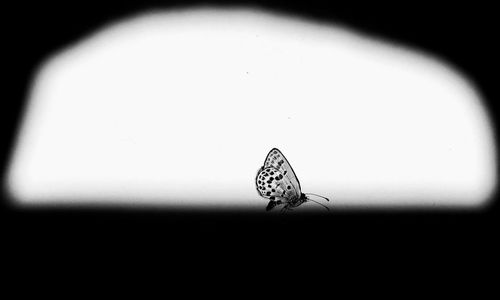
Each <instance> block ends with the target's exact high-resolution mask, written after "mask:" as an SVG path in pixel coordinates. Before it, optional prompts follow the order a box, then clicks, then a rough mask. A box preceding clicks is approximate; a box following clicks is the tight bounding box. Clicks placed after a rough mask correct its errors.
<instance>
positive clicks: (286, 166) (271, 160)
mask: <svg viewBox="0 0 500 300" xmlns="http://www.w3.org/2000/svg"><path fill="white" fill-rule="evenodd" d="M268 167H273V168H275V169H277V170H278V171H279V172H280V173H281V174H283V176H284V177H286V178H287V179H288V181H289V182H290V183H291V185H292V189H294V191H295V194H296V195H298V197H300V196H301V194H302V191H301V188H300V182H299V180H298V179H297V176H296V175H295V172H294V171H293V169H292V166H291V165H290V163H289V162H288V160H287V159H286V158H285V156H284V155H283V153H281V151H280V150H278V149H277V148H273V149H272V150H271V151H269V153H268V154H267V157H266V160H265V161H264V168H268Z"/></svg>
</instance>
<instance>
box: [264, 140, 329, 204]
mask: <svg viewBox="0 0 500 300" xmlns="http://www.w3.org/2000/svg"><path fill="white" fill-rule="evenodd" d="M255 184H256V186H257V191H258V192H259V195H260V196H262V197H264V198H266V199H269V203H268V204H267V207H266V211H269V210H271V209H273V208H274V207H276V206H278V205H283V207H282V209H281V211H282V212H286V211H288V210H292V209H293V208H295V207H298V206H300V205H301V204H303V203H305V202H308V201H311V202H315V203H317V204H319V205H321V206H323V207H324V208H326V209H327V210H330V209H329V208H328V207H327V206H326V205H323V204H321V203H319V202H318V201H315V200H313V199H311V198H309V197H308V195H314V196H317V197H320V198H322V199H325V200H326V201H330V200H329V199H328V198H326V197H323V196H320V195H316V194H312V193H305V194H304V193H302V190H301V189H300V183H299V180H298V179H297V176H296V175H295V172H294V171H293V169H292V166H291V165H290V163H289V162H288V160H287V159H286V158H285V156H284V155H283V153H281V151H280V150H278V149H276V148H273V149H272V150H271V151H269V153H268V154H267V157H266V160H265V161H264V165H263V166H262V167H261V168H260V169H259V171H258V172H257V177H255Z"/></svg>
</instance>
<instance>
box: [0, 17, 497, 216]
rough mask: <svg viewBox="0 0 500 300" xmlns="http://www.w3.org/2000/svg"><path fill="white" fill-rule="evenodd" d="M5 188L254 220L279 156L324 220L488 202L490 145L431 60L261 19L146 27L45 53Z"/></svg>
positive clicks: (42, 198) (483, 121)
mask: <svg viewBox="0 0 500 300" xmlns="http://www.w3.org/2000/svg"><path fill="white" fill-rule="evenodd" d="M28 103H29V106H28V110H27V111H26V112H25V118H24V122H23V124H22V130H21V132H20V136H19V139H18V143H17V146H16V148H15V151H14V156H13V161H12V164H11V167H10V169H9V174H8V175H9V176H8V181H7V182H6V187H7V189H8V190H9V191H10V193H11V194H12V195H13V197H14V198H15V199H16V200H17V201H18V202H19V203H23V204H40V203H42V204H43V203H59V204H68V203H70V204H71V203H82V202H83V203H92V204H107V203H114V204H116V205H119V204H137V205H146V204H154V205H166V206H172V205H173V206H176V205H181V206H188V207H189V206H190V205H193V206H200V205H209V206H210V205H215V206H222V207H242V206H243V207H261V206H265V205H266V204H267V201H266V200H264V199H262V198H260V197H259V196H258V194H257V192H256V189H255V183H254V179H255V175H256V172H257V170H258V169H259V168H260V166H261V165H262V163H263V161H264V158H265V156H266V155H267V152H268V151H269V150H270V149H271V148H273V147H277V148H279V149H280V150H281V151H282V152H283V154H284V155H285V156H286V157H287V158H288V160H289V161H290V163H291V165H292V166H293V168H294V170H295V171H296V172H297V176H298V178H299V180H300V181H301V185H302V189H303V192H312V193H318V194H322V195H324V196H327V197H329V198H331V199H332V200H333V203H334V207H337V208H339V209H340V208H346V207H367V206H368V207H399V206H403V207H414V206H424V207H425V206H430V207H448V206H478V205H480V204H483V203H484V201H485V200H486V199H487V198H488V196H489V195H490V193H491V192H492V191H493V189H494V188H495V182H496V174H495V168H496V167H495V164H496V160H495V157H494V151H495V150H494V147H493V142H492V132H491V128H490V124H489V120H488V118H487V116H486V114H485V111H484V110H485V109H484V108H483V107H482V106H481V104H480V100H479V99H478V96H477V95H476V93H475V91H474V89H473V88H472V87H471V85H470V84H469V83H468V82H467V81H466V80H465V79H464V78H463V77H462V76H461V75H460V74H457V73H456V71H454V70H453V69H452V68H450V67H449V66H447V65H445V64H444V63H441V62H439V61H438V60H437V59H435V58H432V57H429V56H427V55H425V54H422V53H418V52H415V51H411V50H410V49H405V48H403V47H401V46H399V45H393V44H388V43H386V42H385V41H380V40H373V39H370V38H369V37H366V36H361V35H359V34H358V33H355V32H352V31H350V30H348V29H345V28H337V27H333V26H332V25H329V26H327V25H318V24H313V23H307V22H305V21H299V20H295V19H292V18H290V17H287V16H278V15H273V14H269V13H266V12H262V11H250V10H237V11H220V10H207V9H204V10H194V11H174V12H170V13H161V12H158V13H155V14H145V15H142V16H138V17H134V18H130V19H127V20H124V21H122V22H120V23H116V24H111V25H109V26H108V27H106V28H104V29H103V30H101V31H99V32H97V33H96V34H95V35H93V36H90V37H87V38H86V39H84V40H82V41H81V42H79V43H78V44H76V45H71V46H70V47H69V48H67V49H64V50H63V51H61V52H59V53H56V54H54V55H53V56H52V57H51V58H49V59H48V60H47V61H46V62H45V63H44V64H43V65H42V66H41V68H40V70H39V73H38V74H37V76H36V80H35V81H34V85H33V89H32V91H31V95H30V99H29V102H28Z"/></svg>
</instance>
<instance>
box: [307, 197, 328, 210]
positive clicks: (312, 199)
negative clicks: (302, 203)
mask: <svg viewBox="0 0 500 300" xmlns="http://www.w3.org/2000/svg"><path fill="white" fill-rule="evenodd" d="M307 201H312V202H315V203H317V204H319V205H321V206H323V207H324V208H326V210H330V209H329V208H328V206H326V205H323V204H321V203H319V202H318V201H316V200H313V199H309V198H307Z"/></svg>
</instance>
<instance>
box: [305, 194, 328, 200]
mask: <svg viewBox="0 0 500 300" xmlns="http://www.w3.org/2000/svg"><path fill="white" fill-rule="evenodd" d="M305 194H306V195H314V196H318V197H320V198H323V199H325V200H326V201H330V199H328V198H326V197H323V196H320V195H318V194H313V193H305Z"/></svg>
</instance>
